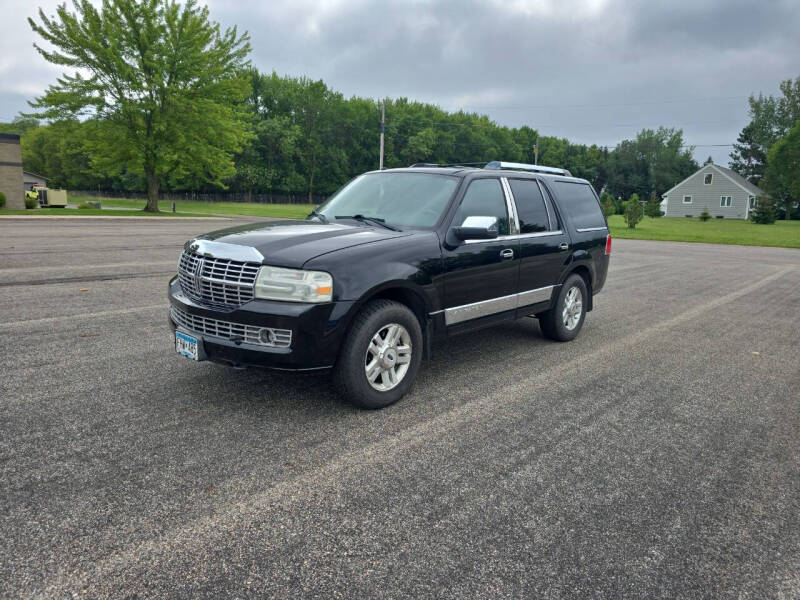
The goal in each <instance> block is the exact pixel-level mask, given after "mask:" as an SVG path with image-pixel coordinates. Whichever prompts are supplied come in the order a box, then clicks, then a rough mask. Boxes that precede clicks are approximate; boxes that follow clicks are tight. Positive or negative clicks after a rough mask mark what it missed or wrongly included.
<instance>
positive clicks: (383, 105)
mask: <svg viewBox="0 0 800 600" xmlns="http://www.w3.org/2000/svg"><path fill="white" fill-rule="evenodd" d="M385 130H386V100H381V162H380V165H379V167H378V168H379V169H380V170H381V171H382V170H383V135H384V132H385Z"/></svg>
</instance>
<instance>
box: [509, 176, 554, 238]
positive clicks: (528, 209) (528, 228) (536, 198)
mask: <svg viewBox="0 0 800 600" xmlns="http://www.w3.org/2000/svg"><path fill="white" fill-rule="evenodd" d="M508 183H509V185H511V193H512V194H514V201H515V203H516V205H517V214H518V215H519V232H520V233H536V232H538V231H547V230H548V229H550V222H549V220H548V218H547V209H546V208H545V205H544V198H543V197H542V191H541V190H540V189H539V184H538V183H536V181H533V180H530V179H527V180H526V179H509V181H508Z"/></svg>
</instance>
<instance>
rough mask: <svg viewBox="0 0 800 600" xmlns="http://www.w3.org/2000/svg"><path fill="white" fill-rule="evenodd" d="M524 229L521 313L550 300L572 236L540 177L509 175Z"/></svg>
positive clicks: (520, 296)
mask: <svg viewBox="0 0 800 600" xmlns="http://www.w3.org/2000/svg"><path fill="white" fill-rule="evenodd" d="M508 185H509V188H510V190H511V193H512V197H513V200H514V203H515V205H516V209H517V215H518V218H519V230H520V236H519V237H520V246H519V252H520V271H519V300H518V304H519V309H518V310H519V315H520V316H521V315H525V314H531V312H534V311H535V310H536V309H537V308H539V307H537V305H540V303H543V302H544V303H549V301H550V298H551V296H552V294H553V291H554V290H555V289H556V288H557V286H558V284H559V281H560V278H561V273H562V271H563V269H564V266H565V264H566V262H567V261H568V260H569V254H570V252H569V238H568V236H567V235H566V233H565V232H564V230H563V228H562V227H561V221H560V219H559V215H558V213H557V212H556V210H555V209H554V207H553V205H552V202H551V201H550V198H549V196H548V195H547V193H546V191H545V190H544V188H543V187H542V186H541V184H540V183H539V181H538V180H536V179H527V178H525V179H523V178H518V179H515V178H513V177H509V178H508Z"/></svg>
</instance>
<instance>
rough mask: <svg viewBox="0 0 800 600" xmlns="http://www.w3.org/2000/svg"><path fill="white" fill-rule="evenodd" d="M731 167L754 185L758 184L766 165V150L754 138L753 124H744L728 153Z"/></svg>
mask: <svg viewBox="0 0 800 600" xmlns="http://www.w3.org/2000/svg"><path fill="white" fill-rule="evenodd" d="M730 157H731V162H730V166H731V169H733V170H734V171H736V172H737V173H739V175H741V176H742V177H744V178H745V179H747V180H748V181H749V182H750V183H752V184H754V185H759V182H760V181H761V178H762V177H763V176H764V170H765V169H766V167H767V152H766V150H765V148H764V146H762V145H761V144H759V143H758V142H757V141H756V138H755V125H754V124H753V123H748V124H747V125H745V126H744V128H743V129H742V131H741V132H740V133H739V137H737V138H736V143H735V144H734V145H733V152H731V154H730Z"/></svg>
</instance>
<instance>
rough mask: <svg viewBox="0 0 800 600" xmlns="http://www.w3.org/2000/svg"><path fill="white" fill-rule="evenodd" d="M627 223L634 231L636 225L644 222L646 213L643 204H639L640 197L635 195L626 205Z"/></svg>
mask: <svg viewBox="0 0 800 600" xmlns="http://www.w3.org/2000/svg"><path fill="white" fill-rule="evenodd" d="M624 215H625V222H626V223H627V224H628V227H630V228H631V229H634V228H635V227H636V224H637V223H638V222H639V221H641V220H642V217H643V216H644V211H643V210H642V204H641V202H639V195H638V194H634V195H633V196H631V199H630V200H628V201H627V202H626V203H625V213H624Z"/></svg>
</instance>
